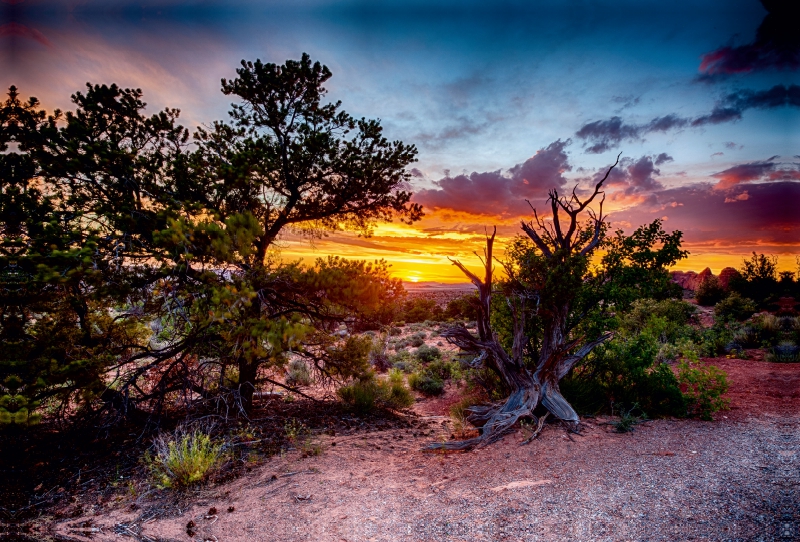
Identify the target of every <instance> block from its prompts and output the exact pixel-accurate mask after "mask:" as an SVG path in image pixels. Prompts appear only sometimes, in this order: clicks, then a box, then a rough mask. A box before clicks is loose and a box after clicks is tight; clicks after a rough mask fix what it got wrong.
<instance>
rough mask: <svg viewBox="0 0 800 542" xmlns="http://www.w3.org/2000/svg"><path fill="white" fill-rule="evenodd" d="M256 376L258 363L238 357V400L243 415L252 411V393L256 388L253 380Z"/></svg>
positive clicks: (247, 414)
mask: <svg viewBox="0 0 800 542" xmlns="http://www.w3.org/2000/svg"><path fill="white" fill-rule="evenodd" d="M257 376H258V363H256V362H252V361H251V362H248V361H246V360H245V359H243V358H240V359H239V400H240V401H241V405H242V411H243V412H244V415H245V416H250V414H252V412H253V393H254V392H255V390H256V387H255V381H256V377H257Z"/></svg>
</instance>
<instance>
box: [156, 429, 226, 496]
mask: <svg viewBox="0 0 800 542" xmlns="http://www.w3.org/2000/svg"><path fill="white" fill-rule="evenodd" d="M153 448H154V451H155V455H154V456H153V457H151V458H146V461H147V463H148V464H149V466H150V470H151V472H152V474H153V475H154V476H155V478H156V484H157V485H158V486H159V487H163V488H168V487H177V488H185V487H188V486H190V485H193V484H196V483H200V482H203V481H204V480H205V479H206V478H207V477H208V475H209V474H211V473H212V472H213V471H214V470H216V469H217V468H219V466H220V464H221V462H222V453H221V451H222V447H221V446H220V445H218V444H214V443H212V442H211V438H210V437H209V436H208V435H207V434H205V433H203V432H201V431H199V430H195V431H192V432H184V431H182V430H178V431H176V432H175V433H174V434H172V435H161V436H159V437H158V438H156V439H155V441H154V442H153Z"/></svg>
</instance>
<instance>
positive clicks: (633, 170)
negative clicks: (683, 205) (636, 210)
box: [592, 153, 671, 195]
mask: <svg viewBox="0 0 800 542" xmlns="http://www.w3.org/2000/svg"><path fill="white" fill-rule="evenodd" d="M664 156H667V155H666V153H661V154H660V155H658V156H656V157H655V162H654V157H652V156H642V157H641V158H639V159H638V160H634V159H632V158H623V159H622V160H620V164H619V167H616V168H614V169H613V170H612V171H611V173H610V174H609V175H608V180H607V181H606V184H605V186H606V187H608V188H616V189H618V190H620V191H622V192H623V193H624V194H625V195H633V194H642V193H646V192H652V191H654V190H660V189H662V188H663V186H662V185H661V183H660V182H658V181H657V180H656V179H655V177H657V176H658V175H661V171H659V170H658V169H657V168H656V162H658V159H659V158H661V157H664ZM667 157H668V156H667ZM668 158H669V157H668ZM670 160H671V158H670ZM603 175H605V170H602V171H598V172H597V173H595V174H594V178H593V179H592V181H593V182H595V183H596V182H597V181H599V180H600V179H602V178H603Z"/></svg>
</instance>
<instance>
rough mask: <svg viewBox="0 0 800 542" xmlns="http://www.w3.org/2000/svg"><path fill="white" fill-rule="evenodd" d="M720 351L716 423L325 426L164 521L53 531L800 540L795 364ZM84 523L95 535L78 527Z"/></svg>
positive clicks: (98, 536)
mask: <svg viewBox="0 0 800 542" xmlns="http://www.w3.org/2000/svg"><path fill="white" fill-rule="evenodd" d="M714 362H715V363H716V364H718V365H719V366H721V368H723V369H724V370H726V371H727V372H728V373H729V376H730V380H731V384H732V386H731V392H730V394H729V397H730V399H731V410H730V411H729V412H726V413H723V415H722V416H718V419H717V421H715V422H700V421H686V420H680V421H676V420H657V421H652V422H648V423H646V424H644V425H641V426H639V427H638V428H637V429H636V431H635V432H634V433H630V434H617V433H614V432H612V429H611V427H610V426H608V425H605V424H604V422H605V421H606V420H605V419H603V418H595V419H588V420H586V421H585V424H584V427H585V429H584V431H583V435H582V436H573V437H572V439H573V440H570V439H569V438H568V437H567V435H566V434H565V432H564V431H563V430H562V429H560V428H559V427H558V426H555V425H553V426H548V427H547V428H546V429H545V431H544V433H543V434H542V435H541V436H540V438H539V439H537V440H536V441H534V442H533V443H531V444H529V445H527V446H520V445H519V443H520V441H521V439H522V435H521V434H516V435H510V436H509V437H507V438H506V439H505V440H503V441H502V442H500V443H498V444H496V445H493V446H491V447H489V448H487V449H483V450H480V451H477V452H472V453H467V454H452V455H432V454H426V453H422V452H420V451H419V450H420V447H421V446H422V445H423V444H424V443H426V442H430V441H431V440H432V439H439V438H446V436H447V435H448V434H449V431H448V428H447V426H446V425H442V421H443V420H442V419H441V418H429V419H427V427H426V428H424V429H419V428H414V429H407V430H406V429H404V430H392V431H384V432H377V433H371V434H368V435H356V436H348V437H336V438H331V437H326V440H325V441H324V444H325V452H324V453H323V455H322V456H319V457H314V458H307V459H301V458H300V457H299V454H297V453H290V454H288V455H287V456H285V457H283V458H275V459H273V460H272V461H271V462H269V463H268V464H267V465H265V466H264V467H262V468H260V469H259V470H258V471H254V472H253V475H252V476H251V477H248V478H243V479H239V480H237V481H235V482H232V483H229V484H227V485H224V486H220V487H217V488H213V489H210V490H206V491H205V492H204V493H203V494H198V495H196V496H195V497H194V499H193V502H191V503H190V504H189V506H188V508H186V509H177V510H165V509H163V508H161V509H160V512H161V515H162V516H163V517H154V518H152V519H148V517H149V515H152V512H148V508H147V505H146V503H144V506H143V508H142V509H140V510H137V511H130V509H129V505H130V502H128V501H129V500H130V499H128V500H123V501H121V502H119V503H117V504H116V505H115V506H116V509H113V510H109V509H101V510H97V511H96V515H94V516H92V517H86V518H80V519H77V520H71V521H69V522H65V523H62V524H60V525H59V528H58V531H59V532H60V533H62V534H65V535H66V534H68V535H69V537H70V538H71V539H73V540H90V539H91V540H95V541H105V540H120V538H119V537H118V535H116V534H114V532H115V530H116V532H118V533H125V531H126V529H127V530H128V533H130V532H136V533H141V534H143V535H145V536H146V537H147V538H141V539H142V540H148V539H149V540H158V539H160V540H183V541H188V540H216V541H219V542H236V541H279V540H280V541H290V540H315V541H317V540H319V541H336V542H339V541H343V540H346V541H356V540H386V541H390V540H391V541H395V540H431V541H433V540H447V541H461V540H463V541H467V540H576V541H578V540H580V541H586V540H604V541H616V540H620V541H621V540H664V541H667V540H669V541H672V540H692V539H695V540H742V541H744V540H748V541H750V540H798V539H800V496H798V493H800V488H798V486H799V485H800V474H799V473H798V464H799V463H800V461H799V460H800V457H798V456H800V415H798V405H799V404H800V365H797V364H794V365H777V364H770V363H765V362H763V361H758V360H748V361H743V360H727V359H720V360H714ZM422 431H424V433H425V434H424V435H422V434H420V433H421V432H422ZM334 442H335V445H334ZM179 506H180V505H179ZM212 507H213V508H215V509H216V510H212V512H216V513H215V514H209V509H210V508H212ZM229 509H232V511H230V512H228V510H229ZM143 511H144V512H143ZM189 521H192V522H194V524H195V528H194V531H195V534H194V537H190V536H189V535H188V534H187V523H188V522H189ZM81 523H83V525H84V526H89V527H88V528H90V529H92V531H93V532H91V533H89V532H85V534H86V535H89V534H91V538H89V537H88V536H81V534H80V533H79V532H78V531H77V530H75V529H74V528H70V527H69V525H79V524H81ZM84 529H86V527H84ZM128 533H125V534H128Z"/></svg>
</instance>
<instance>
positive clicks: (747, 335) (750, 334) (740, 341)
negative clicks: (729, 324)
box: [732, 326, 761, 348]
mask: <svg viewBox="0 0 800 542" xmlns="http://www.w3.org/2000/svg"><path fill="white" fill-rule="evenodd" d="M732 344H733V345H738V346H739V347H740V348H755V347H757V346H759V345H760V344H761V339H760V337H759V334H758V331H757V330H756V329H755V328H754V327H753V326H743V327H741V328H740V329H737V330H736V331H734V332H733V340H732ZM734 347H735V346H734Z"/></svg>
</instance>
